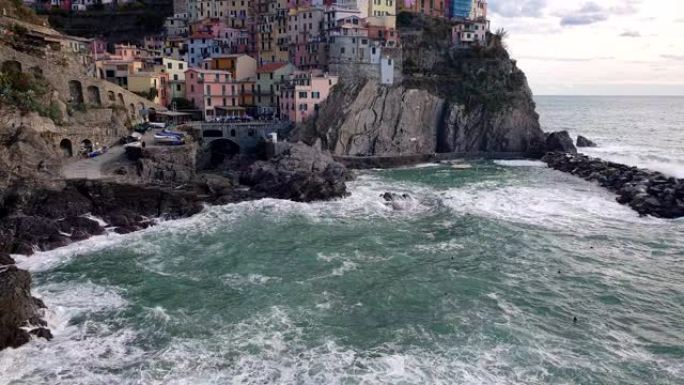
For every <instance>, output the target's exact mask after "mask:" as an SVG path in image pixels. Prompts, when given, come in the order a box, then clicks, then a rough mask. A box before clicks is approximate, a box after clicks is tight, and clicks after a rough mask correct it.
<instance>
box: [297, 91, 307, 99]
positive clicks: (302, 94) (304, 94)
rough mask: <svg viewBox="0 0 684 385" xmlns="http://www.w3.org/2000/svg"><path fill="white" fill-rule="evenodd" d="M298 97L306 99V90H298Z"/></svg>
mask: <svg viewBox="0 0 684 385" xmlns="http://www.w3.org/2000/svg"><path fill="white" fill-rule="evenodd" d="M299 97H300V98H302V99H306V97H307V92H305V91H303V92H300V93H299Z"/></svg>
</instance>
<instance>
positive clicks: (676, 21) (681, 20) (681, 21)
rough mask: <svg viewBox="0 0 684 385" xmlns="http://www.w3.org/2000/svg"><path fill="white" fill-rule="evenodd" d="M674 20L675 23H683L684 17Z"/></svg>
mask: <svg viewBox="0 0 684 385" xmlns="http://www.w3.org/2000/svg"><path fill="white" fill-rule="evenodd" d="M674 22H675V23H684V18H681V19H676V20H675V21H674Z"/></svg>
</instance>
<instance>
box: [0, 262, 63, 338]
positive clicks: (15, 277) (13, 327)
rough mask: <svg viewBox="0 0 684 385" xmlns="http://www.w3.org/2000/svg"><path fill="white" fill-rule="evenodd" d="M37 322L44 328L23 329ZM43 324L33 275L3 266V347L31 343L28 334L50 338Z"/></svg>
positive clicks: (0, 286)
mask: <svg viewBox="0 0 684 385" xmlns="http://www.w3.org/2000/svg"><path fill="white" fill-rule="evenodd" d="M32 321H33V322H32ZM36 324H40V325H41V327H39V328H34V329H31V330H30V331H28V332H27V331H26V330H25V329H24V328H25V327H26V326H29V327H30V326H32V325H36ZM44 324H45V321H43V320H42V312H41V310H40V307H39V306H37V305H36V301H35V300H34V298H33V297H32V296H31V275H30V274H29V273H28V272H27V271H25V270H20V269H18V268H17V267H16V266H5V267H0V350H3V349H5V348H17V347H19V346H21V345H23V344H25V343H27V342H29V341H30V339H31V337H30V334H29V333H32V334H34V335H36V336H39V337H44V338H47V337H48V336H50V337H51V333H50V332H49V330H47V329H45V328H44V327H42V326H44ZM40 329H44V330H40Z"/></svg>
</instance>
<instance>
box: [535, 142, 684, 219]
mask: <svg viewBox="0 0 684 385" xmlns="http://www.w3.org/2000/svg"><path fill="white" fill-rule="evenodd" d="M543 160H544V161H545V162H546V163H547V164H548V165H549V167H551V168H553V169H556V170H560V171H563V172H567V173H570V174H572V175H576V176H579V177H581V178H583V179H586V180H589V181H596V182H598V183H599V184H600V185H601V186H603V187H606V188H607V189H609V190H610V191H613V192H615V193H616V194H618V198H617V201H618V202H619V203H621V204H625V205H629V206H630V207H631V208H633V209H634V210H636V211H637V212H638V213H639V214H642V215H652V216H655V217H660V218H680V217H684V180H683V179H677V178H674V177H667V176H665V175H663V174H662V173H659V172H653V171H648V170H643V169H639V168H637V167H629V166H625V165H623V164H619V163H613V162H606V161H603V160H601V159H598V158H591V157H588V156H586V155H581V154H580V155H574V154H568V153H549V154H547V155H546V156H544V158H543Z"/></svg>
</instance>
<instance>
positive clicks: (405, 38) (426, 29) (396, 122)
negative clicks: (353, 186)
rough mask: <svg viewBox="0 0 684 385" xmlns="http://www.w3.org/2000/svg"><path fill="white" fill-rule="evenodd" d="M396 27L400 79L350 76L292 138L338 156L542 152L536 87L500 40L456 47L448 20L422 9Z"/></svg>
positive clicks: (399, 21)
mask: <svg viewBox="0 0 684 385" xmlns="http://www.w3.org/2000/svg"><path fill="white" fill-rule="evenodd" d="M399 19H401V20H399ZM397 28H398V29H399V34H400V35H401V36H402V49H401V54H402V59H403V60H402V63H401V66H399V68H402V73H401V76H396V79H397V81H396V83H395V84H393V85H382V84H379V83H378V81H377V80H369V79H367V78H364V77H362V76H360V75H359V76H353V75H348V76H345V77H344V78H343V79H341V80H340V83H338V85H336V86H335V87H334V88H333V89H332V91H331V94H330V95H329V97H328V98H327V100H326V101H325V102H323V103H322V104H321V108H320V110H319V112H318V114H317V116H316V117H315V118H314V119H311V120H309V121H308V122H307V123H305V124H302V125H299V126H298V127H297V128H296V131H295V138H297V139H299V140H302V141H304V142H305V143H308V144H313V143H314V142H316V141H319V140H320V141H321V143H322V144H323V148H324V149H327V150H329V151H331V152H332V153H333V154H334V155H336V156H390V155H391V156H395V155H402V156H413V155H424V154H434V153H445V152H459V153H482V152H487V153H494V152H499V153H511V152H513V153H522V154H529V155H534V156H539V157H540V156H541V155H543V153H544V148H545V145H544V133H543V131H542V130H541V127H540V124H539V116H538V115H537V113H536V112H535V103H534V100H533V99H532V92H531V91H530V88H529V86H528V84H527V79H526V77H525V74H524V73H523V72H522V71H521V70H520V69H519V68H518V67H517V64H516V62H515V61H514V60H511V59H510V57H509V56H508V53H507V52H506V50H505V48H504V47H503V46H502V45H501V44H500V42H499V43H497V42H496V41H494V40H492V41H490V43H491V44H489V45H488V47H486V48H485V49H479V50H454V49H452V48H453V47H452V46H451V44H450V42H449V41H448V40H449V39H445V38H444V36H445V34H448V33H449V32H448V31H450V28H451V27H450V25H449V24H448V23H447V22H444V21H442V20H438V19H434V18H429V17H424V16H420V15H412V14H402V17H401V18H398V20H397ZM417 31H420V32H417Z"/></svg>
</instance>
